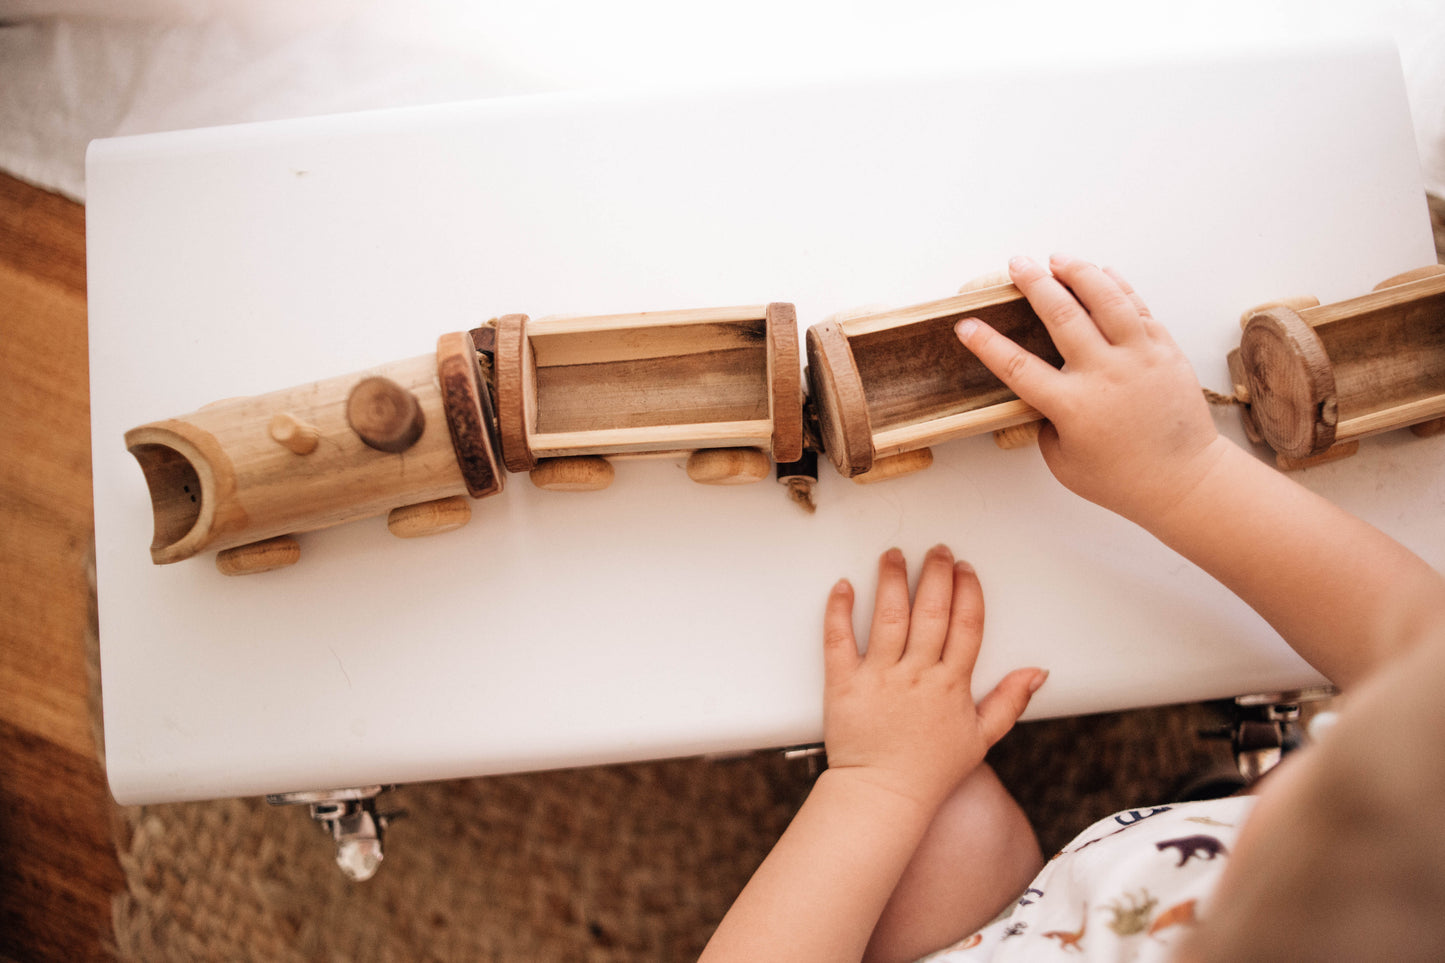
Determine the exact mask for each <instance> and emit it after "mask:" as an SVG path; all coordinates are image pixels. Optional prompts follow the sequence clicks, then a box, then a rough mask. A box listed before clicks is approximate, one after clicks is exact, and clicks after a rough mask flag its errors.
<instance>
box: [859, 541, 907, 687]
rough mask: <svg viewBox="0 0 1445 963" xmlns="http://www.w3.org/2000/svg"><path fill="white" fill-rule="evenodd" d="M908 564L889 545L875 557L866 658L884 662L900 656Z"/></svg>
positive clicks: (901, 652) (900, 553) (887, 663)
mask: <svg viewBox="0 0 1445 963" xmlns="http://www.w3.org/2000/svg"><path fill="white" fill-rule="evenodd" d="M908 616H909V605H908V567H907V565H906V564H905V563H904V561H903V553H902V552H900V551H899V550H898V549H896V548H890V549H889V550H888V551H886V552H884V553H883V556H882V557H881V558H880V559H878V591H877V594H875V595H874V598H873V623H872V625H871V626H870V627H869V629H868V653H867V654H868V657H869V658H870V659H876V660H878V661H880V662H881V663H882V664H884V665H889V664H892V663H894V662H897V661H898V660H899V659H900V658H901V657H902V656H903V647H904V645H905V644H906V643H907V641H908Z"/></svg>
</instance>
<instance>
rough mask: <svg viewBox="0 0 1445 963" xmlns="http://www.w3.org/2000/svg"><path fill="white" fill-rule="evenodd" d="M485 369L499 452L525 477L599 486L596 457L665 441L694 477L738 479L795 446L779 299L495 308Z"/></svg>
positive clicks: (664, 450)
mask: <svg viewBox="0 0 1445 963" xmlns="http://www.w3.org/2000/svg"><path fill="white" fill-rule="evenodd" d="M493 380H494V384H495V386H496V393H497V418H498V425H499V429H500V434H501V445H502V458H503V460H504V461H505V463H506V465H507V468H508V469H510V470H511V471H514V472H528V473H529V474H530V475H531V478H532V482H533V483H534V484H535V485H537V487H539V488H544V489H548V490H553V491H583V490H593V489H600V488H606V487H607V486H608V485H609V484H610V483H611V481H612V466H611V465H610V464H609V463H608V461H607V458H608V457H617V456H624V457H625V456H639V455H647V454H676V453H678V452H689V453H690V454H689V456H688V463H687V473H688V476H689V477H690V478H692V479H693V480H694V481H697V482H701V483H703V484H711V485H731V484H742V483H747V482H755V481H760V480H761V479H763V478H766V477H767V476H768V475H769V474H770V473H771V472H772V468H773V462H774V461H776V462H778V463H780V464H782V463H790V462H796V461H798V460H799V459H800V458H801V457H802V454H803V391H802V377H801V375H800V373H799V370H798V329H797V320H796V316H795V313H794V310H793V306H792V305H791V304H785V303H781V302H779V303H774V304H769V305H766V306H756V307H736V308H706V309H701V310H692V311H667V312H653V313H646V314H618V315H605V316H598V317H582V318H550V319H549V318H543V319H539V320H536V321H530V320H528V318H527V316H526V315H521V314H513V315H507V316H505V317H502V318H499V319H498V320H497V322H496V349H495V360H494V367H493ZM604 456H605V457H604ZM770 456H771V457H770Z"/></svg>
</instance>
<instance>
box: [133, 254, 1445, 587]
mask: <svg viewBox="0 0 1445 963" xmlns="http://www.w3.org/2000/svg"><path fill="white" fill-rule="evenodd" d="M968 316H976V317H979V318H982V319H983V320H984V321H986V322H988V323H989V324H991V325H993V326H994V327H995V328H997V329H998V330H1000V331H1002V332H1003V333H1004V334H1006V335H1008V336H1009V337H1011V338H1013V339H1014V340H1015V341H1017V342H1019V343H1020V344H1022V345H1023V346H1024V347H1026V348H1028V349H1029V350H1031V351H1033V352H1034V353H1036V354H1038V355H1040V356H1041V357H1043V358H1044V359H1045V360H1048V361H1050V362H1051V363H1053V364H1055V365H1059V364H1061V363H1062V362H1061V360H1060V358H1059V355H1058V352H1057V350H1056V349H1055V347H1054V345H1053V342H1052V341H1051V340H1050V338H1049V335H1048V332H1047V330H1046V329H1045V327H1044V325H1043V322H1042V321H1040V320H1039V318H1038V316H1037V315H1035V314H1034V312H1033V310H1032V309H1031V308H1030V307H1029V304H1028V302H1027V301H1026V300H1025V299H1024V298H1023V296H1022V294H1020V292H1019V291H1018V289H1017V288H1015V287H1014V286H1013V285H1011V284H1006V283H1005V284H990V285H986V286H981V287H979V286H974V285H969V286H966V287H965V288H964V290H963V291H962V293H960V294H958V295H955V296H953V297H949V298H944V299H942V300H938V301H931V302H927V303H924V304H919V305H915V306H912V307H908V308H902V309H897V310H889V311H881V312H875V313H871V314H866V315H862V316H858V317H852V318H846V319H842V320H829V321H824V322H822V323H819V324H817V325H814V326H813V327H812V328H810V329H809V330H808V332H807V336H806V346H807V368H806V370H804V371H800V367H799V342H798V336H797V321H796V317H795V314H794V310H793V306H792V305H791V304H786V303H782V302H777V303H773V304H768V305H759V306H749V307H737V308H705V309H700V310H689V311H667V312H652V313H645V314H623V315H609V316H600V317H582V318H550V319H548V318H543V319H538V320H531V319H529V318H527V316H525V315H517V314H514V315H505V316H503V317H500V318H497V319H495V320H494V321H491V322H488V323H487V324H486V325H483V326H482V327H479V328H477V329H475V330H473V331H471V332H452V333H448V334H444V335H442V336H441V338H440V339H439V340H438V341H437V345H436V351H435V353H434V354H427V355H422V356H420V357H416V358H410V359H407V360H405V361H397V362H392V363H390V364H385V365H381V366H379V367H377V368H374V369H371V370H368V371H365V372H359V373H356V374H351V375H344V376H341V377H337V378H330V379H328V380H325V381H318V382H315V383H313V384H309V385H305V386H301V387H296V388H289V389H284V390H281V391H276V392H272V393H269V394H265V395H259V396H256V397H251V398H238V399H231V400H227V401H221V402H216V403H214V404H211V405H207V406H205V407H203V408H201V409H200V410H198V411H196V412H194V413H192V414H189V415H186V416H183V417H180V418H173V419H168V420H164V421H157V422H152V423H150V424H146V425H142V426H140V427H138V428H134V429H132V430H131V431H129V432H127V433H126V436H125V441H126V446H127V448H128V449H129V450H130V452H131V454H132V455H134V456H135V458H136V460H137V461H138V462H139V463H140V467H141V469H142V471H143V472H144V475H145V480H146V484H147V487H148V488H149V492H150V499H151V507H152V513H153V515H154V522H155V537H154V540H153V541H152V544H151V549H150V551H151V558H152V560H153V561H154V562H155V563H156V564H164V563H168V562H176V561H180V560H182V559H185V558H189V557H191V556H193V555H196V554H198V553H200V552H202V551H217V552H218V554H217V556H216V566H217V568H218V569H219V570H220V571H221V572H223V573H225V574H228V575H241V574H248V573H254V572H263V571H268V570H271V569H275V568H280V567H282V566H285V565H290V564H292V563H294V562H296V561H297V560H298V559H299V557H300V546H299V543H298V542H297V541H296V539H295V538H294V535H295V534H297V533H300V532H306V531H312V530H315V529H320V528H325V527H328V526H331V525H336V524H340V523H342V522H349V521H354V520H357V519H361V518H366V517H369V516H374V515H380V514H382V513H386V514H387V527H388V528H389V529H390V531H391V532H392V533H393V534H395V535H397V536H400V537H403V538H408V537H415V536H420V535H429V534H435V533H438V532H444V531H450V530H452V529H455V528H458V527H460V526H462V525H464V524H466V522H467V521H468V520H469V519H470V517H471V508H470V504H469V501H468V499H469V498H484V497H487V496H489V495H494V494H497V493H499V492H500V491H501V490H502V487H503V480H504V478H505V475H506V473H507V472H508V471H511V472H524V471H525V472H528V473H529V474H530V476H531V479H532V481H533V483H534V484H536V485H537V486H538V487H540V488H544V489H548V490H555V491H584V490H595V489H600V488H605V487H606V486H607V485H608V484H609V483H610V482H611V481H612V466H611V463H610V460H612V459H617V458H626V457H643V456H648V455H658V454H664V455H678V454H681V453H687V456H688V457H687V473H688V476H689V477H690V478H692V479H693V480H694V481H697V482H700V483H703V484H713V485H729V484H740V483H747V482H755V481H759V480H761V479H763V478H765V477H766V476H767V475H769V474H773V473H774V471H776V477H777V478H778V480H779V481H780V482H783V483H786V484H787V485H788V487H789V489H790V492H791V493H792V494H793V497H794V498H795V500H797V501H798V502H799V503H800V504H802V505H803V506H804V507H805V508H807V509H808V510H810V511H811V510H812V502H811V499H810V497H809V490H810V486H811V483H812V482H813V481H815V480H816V479H817V459H818V455H819V454H824V455H826V456H827V458H828V459H829V460H830V461H831V462H832V463H833V465H834V467H835V468H836V469H837V470H838V472H839V473H840V474H842V475H844V476H846V477H849V478H852V479H854V480H855V481H859V482H872V481H881V480H884V479H888V478H893V477H898V476H900V475H904V474H908V473H909V472H912V471H917V470H920V469H922V468H926V467H927V466H928V465H929V464H930V463H931V461H932V454H931V448H930V446H932V445H935V444H939V443H942V442H944V441H948V440H950V439H954V438H962V437H965V436H968V435H976V434H981V433H984V432H993V433H994V438H995V440H996V441H997V442H998V444H999V445H1000V447H1015V446H1017V445H1019V444H1025V443H1028V442H1029V441H1031V440H1032V438H1033V437H1034V436H1035V435H1036V434H1037V427H1038V422H1039V419H1040V417H1041V416H1040V415H1039V413H1038V412H1037V411H1035V410H1034V409H1033V408H1031V407H1030V406H1029V405H1027V404H1025V403H1024V402H1022V401H1020V400H1019V399H1018V397H1017V396H1015V395H1014V394H1013V393H1012V392H1011V391H1009V390H1008V388H1006V387H1005V386H1004V385H1003V383H1002V382H1000V381H999V380H998V379H997V378H996V377H994V376H993V375H992V374H991V373H990V372H989V371H988V370H987V369H986V368H984V367H983V365H982V364H981V363H980V362H979V361H978V360H977V359H976V358H974V357H973V355H972V354H971V353H970V352H969V351H968V350H967V349H966V348H964V347H963V346H962V345H961V344H960V343H959V342H958V340H957V339H956V338H955V337H954V335H953V326H954V324H955V323H956V322H957V321H958V320H960V319H962V318H964V317H968ZM1241 323H1242V326H1243V332H1242V337H1241V340H1240V347H1239V348H1238V349H1237V350H1235V351H1233V352H1231V353H1230V355H1229V359H1228V360H1229V370H1230V374H1231V380H1232V381H1233V389H1234V391H1233V395H1232V398H1231V399H1230V400H1233V401H1234V402H1236V403H1238V404H1239V406H1240V411H1241V416H1242V418H1243V421H1244V425H1245V430H1246V433H1247V434H1248V435H1249V437H1250V438H1251V440H1253V441H1255V442H1256V443H1264V444H1268V445H1269V446H1270V447H1271V448H1273V449H1274V451H1275V452H1276V453H1277V463H1278V464H1279V466H1280V467H1281V468H1284V469H1290V468H1299V467H1305V466H1308V465H1312V464H1316V463H1318V462H1320V461H1325V460H1331V459H1334V458H1338V457H1342V456H1345V455H1348V454H1352V453H1353V452H1354V451H1355V450H1356V449H1357V448H1358V444H1359V442H1358V439H1359V438H1361V437H1363V436H1366V435H1371V434H1376V433H1379V432H1383V431H1389V430H1392V429H1395V428H1403V427H1411V428H1412V430H1413V431H1414V432H1415V433H1416V434H1418V435H1421V436H1426V435H1431V434H1437V433H1441V432H1445V266H1441V265H1432V266H1430V267H1426V268H1421V269H1418V270H1416V271H1411V272H1409V273H1407V274H1403V275H1400V276H1398V277H1395V278H1391V279H1389V280H1387V281H1385V282H1382V283H1381V284H1380V285H1379V286H1378V287H1377V288H1376V290H1375V291H1374V292H1373V293H1371V294H1367V295H1364V296H1362V297H1358V298H1353V299H1350V300H1346V301H1340V302H1337V303H1334V304H1328V305H1320V304H1319V302H1318V301H1317V300H1316V299H1313V298H1306V299H1299V298H1296V299H1291V300H1289V301H1281V302H1275V303H1272V304H1268V305H1262V306H1260V307H1259V308H1256V309H1253V310H1252V311H1249V312H1246V314H1245V316H1244V318H1243V319H1242V322H1241ZM805 381H806V382H807V385H806V391H805V385H804V382H805Z"/></svg>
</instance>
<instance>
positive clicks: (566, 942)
mask: <svg viewBox="0 0 1445 963" xmlns="http://www.w3.org/2000/svg"><path fill="white" fill-rule="evenodd" d="M92 608H93V600H92ZM93 625H94V622H93V621H92V632H91V637H90V639H89V640H88V642H89V646H88V647H89V650H90V658H91V660H92V668H93V669H94V665H95V664H98V649H99V646H98V644H97V643H96V640H95V637H94V635H95V633H94V629H93ZM91 675H92V689H93V690H96V689H97V688H98V675H99V673H98V672H97V671H92V674H91ZM92 697H93V698H92V701H93V705H94V706H95V707H96V711H95V716H96V719H97V720H98V718H99V713H98V706H99V700H98V698H97V697H96V693H95V692H94V691H93V693H92ZM1214 721H1216V717H1215V716H1214V714H1213V713H1212V712H1211V710H1210V709H1209V708H1208V707H1206V706H1202V705H1190V706H1176V707H1168V708H1159V709H1146V710H1139V711H1134V712H1126V713H1113V714H1108V715H1098V716H1085V717H1079V718H1074V719H1062V720H1052V721H1046V722H1037V723H1027V724H1023V725H1020V726H1019V727H1017V728H1016V729H1015V731H1014V732H1013V733H1011V734H1010V735H1009V736H1008V737H1007V738H1006V739H1005V740H1004V741H1003V742H1001V743H1000V744H999V745H998V746H996V747H995V749H994V752H993V753H992V754H991V756H990V760H991V762H992V763H993V765H994V767H995V768H996V769H997V770H998V773H999V775H1000V777H1001V778H1002V779H1003V781H1004V783H1005V784H1006V785H1008V786H1009V788H1010V789H1011V790H1012V791H1013V792H1014V794H1015V796H1016V797H1017V798H1018V799H1019V801H1020V803H1021V804H1022V805H1023V807H1024V809H1025V811H1026V812H1028V814H1029V816H1030V819H1031V820H1032V821H1033V823H1034V825H1035V827H1036V828H1037V829H1038V832H1039V837H1040V842H1041V843H1042V845H1043V847H1044V850H1045V852H1053V851H1055V850H1056V849H1058V848H1059V847H1060V846H1061V845H1063V843H1065V842H1066V841H1067V840H1068V839H1069V838H1070V837H1071V836H1072V835H1073V834H1074V833H1075V832H1077V831H1078V830H1080V829H1082V828H1083V827H1084V826H1086V825H1088V824H1089V823H1091V822H1093V821H1094V820H1096V819H1098V818H1101V817H1103V816H1105V815H1107V814H1108V813H1110V812H1113V811H1116V810H1119V809H1122V808H1129V807H1133V806H1141V805H1148V804H1151V803H1157V802H1161V801H1167V800H1168V799H1169V798H1171V794H1172V792H1173V791H1174V789H1175V788H1176V786H1177V785H1178V783H1179V782H1180V780H1181V779H1182V778H1183V777H1185V776H1186V775H1188V774H1189V773H1191V772H1197V771H1200V770H1202V769H1205V768H1209V767H1211V766H1214V765H1217V764H1218V763H1219V762H1220V761H1221V759H1224V758H1227V753H1226V751H1225V750H1224V748H1223V747H1222V746H1221V745H1219V744H1218V743H1206V742H1201V741H1200V740H1199V739H1198V738H1197V736H1196V730H1197V729H1198V728H1200V727H1202V726H1208V725H1209V724H1211V723H1212V722H1214ZM98 729H99V726H98V725H97V730H98ZM99 737H100V733H99V732H97V744H102V743H101V742H100V738H99ZM102 745H103V744H102ZM811 782H812V777H811V774H810V773H809V771H808V767H807V764H806V763H803V762H796V761H795V762H789V761H786V760H784V759H783V758H782V757H781V756H780V755H778V754H776V753H767V754H760V755H757V756H752V757H746V758H742V759H736V760H727V761H717V762H709V761H705V760H700V759H687V760H671V761H665V762H657V763H646V764H634V765H621V766H603V767H597V768H591V769H580V770H570V771H563V772H548V773H534V774H525V775H511V776H499V777H493V778H487V779H471V780H458V781H451V782H438V783H426V784H415V785H410V786H405V787H403V788H401V789H400V790H398V791H397V792H395V793H393V794H389V796H388V797H384V799H385V800H389V804H390V805H391V806H392V807H401V808H403V809H405V810H408V811H409V814H410V815H409V818H406V819H403V820H400V821H399V822H397V823H395V824H394V825H393V827H392V829H391V830H390V831H389V833H388V835H387V855H386V861H385V862H384V863H383V864H382V866H381V869H380V870H379V871H378V873H377V874H376V876H375V877H374V878H373V879H371V880H369V881H368V882H365V883H360V884H355V883H350V882H348V881H347V880H346V879H345V878H344V877H343V876H342V874H341V872H340V870H338V869H337V867H336V865H335V863H334V862H333V861H332V855H333V846H332V843H331V840H330V839H329V838H328V837H326V836H325V835H324V834H323V833H322V832H321V831H320V829H319V828H318V827H317V826H315V825H314V824H313V823H312V822H311V820H310V819H308V818H307V816H306V813H305V810H304V807H285V808H275V807H271V806H268V805H267V804H266V803H265V802H264V801H261V800H259V799H231V800H220V801H216V802H204V803H185V804H169V805H156V806H134V807H116V819H115V823H116V826H117V829H116V848H117V852H118V854H119V858H120V863H121V867H122V869H123V870H124V872H125V876H126V890H125V892H123V893H119V894H117V895H116V896H115V898H114V901H113V917H114V918H113V924H114V945H113V949H114V952H115V955H116V957H117V958H118V959H120V960H125V961H138V963H139V961H144V963H152V961H168V960H185V961H193V960H266V961H276V963H290V961H322V960H348V961H363V960H365V961H371V960H376V961H392V960H395V961H419V960H468V961H472V960H477V961H485V960H509V961H510V960H524V961H531V960H538V961H573V960H576V961H598V963H602V961H624V960H626V961H642V960H658V961H674V960H688V959H693V958H695V957H696V956H697V955H698V953H699V952H700V951H701V950H702V947H703V945H704V944H705V943H706V942H707V939H708V937H709V936H710V935H711V933H712V931H713V929H714V928H715V927H716V926H717V923H718V921H719V920H721V918H722V916H723V914H724V913H725V912H726V911H727V908H728V906H729V905H730V904H731V902H732V900H733V899H734V898H735V897H736V895H737V893H738V892H739V891H740V890H741V889H742V887H743V885H744V884H745V883H746V882H747V879H748V877H749V876H750V875H751V874H752V872H753V870H754V869H755V868H756V867H757V865H758V863H760V862H761V861H762V859H763V857H764V856H765V855H766V854H767V852H768V850H769V848H770V847H771V846H772V845H773V843H774V842H775V841H776V840H777V838H778V837H779V836H780V835H781V834H782V831H783V829H784V828H785V827H786V826H787V823H788V820H789V819H790V818H791V817H792V815H793V813H794V812H795V811H796V810H797V808H798V806H800V805H801V804H802V801H803V799H804V798H805V797H806V795H807V792H808V788H809V786H810V785H811ZM383 808H385V807H383Z"/></svg>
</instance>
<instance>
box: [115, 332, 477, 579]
mask: <svg viewBox="0 0 1445 963" xmlns="http://www.w3.org/2000/svg"><path fill="white" fill-rule="evenodd" d="M125 443H126V447H127V448H128V449H129V450H130V453H131V454H132V455H134V456H135V459H136V461H138V462H139V463H140V467H141V470H142V472H143V473H144V475H145V480H146V485H147V487H148V489H149V492H150V498H151V508H152V514H153V515H154V521H155V537H154V540H153V541H152V543H151V550H150V551H151V560H152V561H154V562H155V563H156V564H158V565H160V564H165V563H169V562H177V561H180V560H182V559H186V558H190V557H191V556H193V555H196V554H197V553H199V552H202V551H208V550H209V551H219V554H218V555H217V557H216V567H217V568H219V569H220V570H221V571H222V572H223V573H225V574H227V575H243V574H249V573H253V572H264V571H269V570H271V569H275V568H280V567H283V566H286V565H290V564H293V563H295V562H296V560H297V559H298V558H299V557H300V546H299V544H298V543H297V541H296V539H295V538H294V537H293V536H294V535H295V534H296V533H298V532H306V531H312V530H315V529H320V528H326V527H328V526H331V525H338V524H341V523H343V522H350V521H355V520H357V519H360V518H366V517H369V516H373V515H379V514H382V513H384V512H385V513H387V514H388V517H387V527H388V528H389V529H390V531H391V532H392V533H393V534H395V535H397V536H399V537H403V538H410V537H415V536H419V535H429V534H434V533H437V532H443V531H450V530H452V529H455V528H458V527H460V526H462V525H464V524H466V522H467V521H468V520H469V519H470V518H471V507H470V505H469V503H468V500H467V496H470V497H472V498H485V497H487V496H488V495H493V494H496V493H497V492H500V491H501V490H502V484H503V478H504V472H503V471H502V470H501V465H500V463H499V461H498V458H497V454H496V451H497V446H496V441H495V437H494V435H493V432H492V410H491V398H490V395H489V392H488V390H487V387H486V384H485V382H484V380H483V378H482V374H481V370H480V366H479V364H478V354H477V349H476V346H475V345H474V343H473V341H472V338H471V336H470V335H469V334H467V333H466V332H453V333H450V334H444V335H442V336H441V338H440V339H439V340H438V341H437V348H436V352H435V354H429V355H422V356H420V357H417V358H410V359H407V360H405V361H397V362H393V363H391V364H387V365H382V366H381V367H378V368H375V369H372V370H369V371H364V372H359V373H356V374H351V375H344V376H341V377H337V378H331V379H328V380H325V381H318V382H315V383H313V384H309V385H305V386H302V387H297V388H288V389H285V390H282V391H276V392H272V393H269V394H264V395H258V396H255V397H250V398H233V399H230V400H227V401H221V402H216V403H214V404H211V405H207V406H205V407H203V408H201V409H200V410H199V411H196V412H193V413H192V414H189V415H186V416H184V417H181V418H172V419H167V420H164V421H157V422H152V423H150V424H146V425H142V426H140V427H138V428H133V429H131V430H130V431H128V432H126V436H125Z"/></svg>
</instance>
